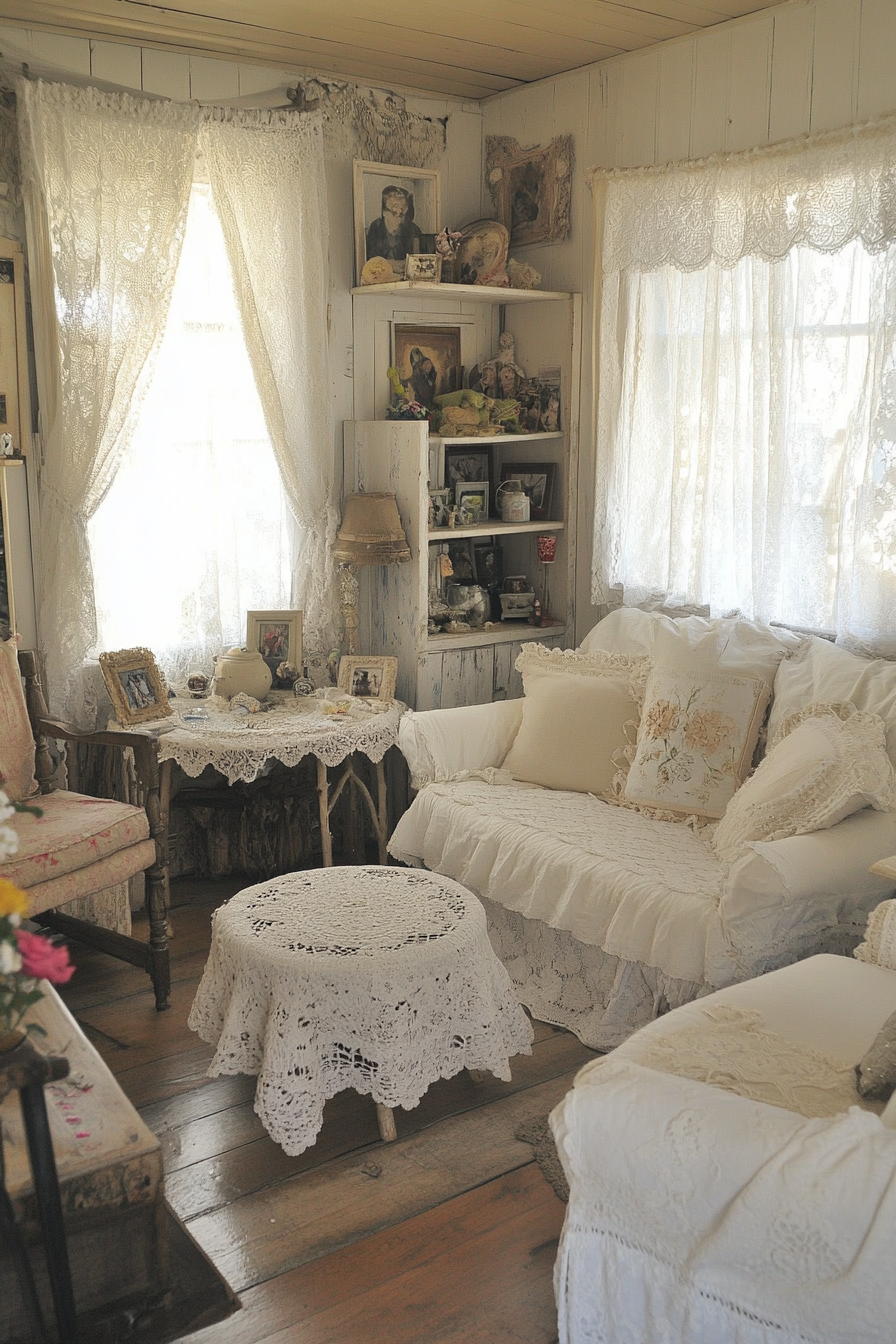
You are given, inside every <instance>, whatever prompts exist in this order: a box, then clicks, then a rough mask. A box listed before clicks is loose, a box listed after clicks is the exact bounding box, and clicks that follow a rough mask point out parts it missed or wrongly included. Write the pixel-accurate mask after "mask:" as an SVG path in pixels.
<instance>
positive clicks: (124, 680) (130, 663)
mask: <svg viewBox="0 0 896 1344" xmlns="http://www.w3.org/2000/svg"><path fill="white" fill-rule="evenodd" d="M100 667H101V669H102V673H103V680H104V681H105V683H106V689H107V690H108V692H109V696H110V699H111V701H112V707H113V709H114V710H115V718H116V720H117V721H118V722H119V723H120V724H121V726H122V727H123V728H128V727H130V726H131V725H132V724H136V723H147V722H148V721H149V720H150V719H164V718H167V717H168V715H169V714H171V713H172V712H173V711H172V709H171V706H170V705H169V703H168V692H167V690H166V689H165V683H164V682H163V681H162V675H161V673H160V672H159V669H158V667H157V666H156V660H155V658H154V657H153V655H152V654H151V653H150V651H149V649H119V650H118V652H117V653H101V654H100Z"/></svg>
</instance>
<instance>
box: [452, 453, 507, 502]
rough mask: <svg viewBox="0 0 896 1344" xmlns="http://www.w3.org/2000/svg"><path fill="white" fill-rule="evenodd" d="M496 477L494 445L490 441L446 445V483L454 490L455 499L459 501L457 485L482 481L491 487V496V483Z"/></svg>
mask: <svg viewBox="0 0 896 1344" xmlns="http://www.w3.org/2000/svg"><path fill="white" fill-rule="evenodd" d="M494 479H495V472H494V467H493V466H492V446H491V444H490V443H480V444H476V443H475V442H471V443H470V444H469V446H468V445H467V444H465V443H449V444H447V445H446V447H445V485H447V486H448V488H449V489H450V490H453V491H454V499H455V502H456V501H457V487H458V486H459V485H469V484H475V483H476V482H479V483H480V485H481V484H482V482H485V484H486V485H487V486H488V487H489V498H491V483H492V481H493V480H494Z"/></svg>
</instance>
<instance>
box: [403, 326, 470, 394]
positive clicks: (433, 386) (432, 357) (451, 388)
mask: <svg viewBox="0 0 896 1344" xmlns="http://www.w3.org/2000/svg"><path fill="white" fill-rule="evenodd" d="M392 363H393V365H394V366H395V368H396V369H397V370H398V376H399V378H400V379H401V381H402V383H403V384H404V386H405V387H406V388H407V389H408V392H409V393H410V394H411V396H412V397H414V399H415V400H417V401H419V402H420V404H421V405H422V406H432V405H433V404H434V402H435V399H436V397H441V396H443V395H444V394H445V393H446V392H457V391H458V390H459V389H460V386H461V380H462V375H463V369H462V366H461V362H460V327H418V326H412V325H409V324H408V323H405V322H395V323H394V324H393V327H392Z"/></svg>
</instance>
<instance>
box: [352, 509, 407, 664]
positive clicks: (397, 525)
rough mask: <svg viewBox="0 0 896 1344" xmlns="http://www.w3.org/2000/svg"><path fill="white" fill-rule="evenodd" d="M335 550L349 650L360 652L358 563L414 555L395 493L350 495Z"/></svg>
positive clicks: (400, 560) (391, 561)
mask: <svg viewBox="0 0 896 1344" xmlns="http://www.w3.org/2000/svg"><path fill="white" fill-rule="evenodd" d="M333 554H334V556H335V557H336V559H337V560H338V561H339V568H338V569H337V571H336V575H337V578H338V579H339V596H340V602H341V605H342V620H343V624H344V627H345V643H346V650H345V651H346V653H347V654H349V655H352V654H357V653H358V652H359V649H358V628H359V624H360V622H359V620H358V576H357V573H356V571H357V568H358V565H400V564H403V563H404V562H405V561H407V560H410V558H411V551H410V547H409V546H408V542H407V537H406V536H405V533H404V528H403V527H402V525H401V519H400V518H399V516H398V505H397V503H396V502H395V496H394V495H389V494H382V493H377V492H374V491H371V492H370V494H359V495H348V496H347V497H346V500H345V509H344V511H343V514H342V522H341V524H340V526H339V531H338V532H337V533H336V545H335V546H334V547H333Z"/></svg>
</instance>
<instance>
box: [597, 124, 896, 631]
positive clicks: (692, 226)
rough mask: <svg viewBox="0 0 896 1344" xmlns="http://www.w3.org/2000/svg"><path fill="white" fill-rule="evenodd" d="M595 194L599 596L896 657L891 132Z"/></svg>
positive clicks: (811, 142)
mask: <svg viewBox="0 0 896 1344" xmlns="http://www.w3.org/2000/svg"><path fill="white" fill-rule="evenodd" d="M592 187H593V189H594V191H595V195H596V197H598V198H600V197H601V196H603V198H604V201H603V203H604V218H603V241H602V251H601V255H600V256H599V257H598V258H597V267H598V273H599V284H600V290H601V294H602V297H601V306H600V319H599V333H598V337H599V402H598V416H597V423H598V455H597V456H598V461H597V493H596V510H595V546H594V558H593V574H592V589H593V595H594V599H595V601H598V602H606V601H607V600H608V599H609V597H610V594H611V591H612V590H616V591H617V593H618V590H619V589H620V588H621V589H622V590H623V594H624V598H623V600H624V601H625V602H626V603H628V604H632V605H634V604H660V603H668V604H670V605H691V604H695V605H705V606H708V607H709V608H710V610H711V611H712V612H713V614H719V613H721V612H725V611H730V610H739V611H741V612H743V613H744V614H745V615H748V616H759V617H763V618H765V619H770V620H781V621H785V622H787V623H789V624H793V625H798V626H807V627H812V628H818V629H830V630H833V631H835V632H836V634H837V637H838V640H840V641H841V642H843V643H847V644H853V645H859V644H867V645H870V646H873V647H876V648H878V649H879V650H880V651H882V652H889V653H893V652H896V119H894V118H887V119H884V120H881V121H879V122H876V123H874V124H869V125H866V126H861V127H852V128H849V129H848V130H845V131H842V132H838V133H832V134H826V135H824V136H817V137H813V138H810V139H806V140H803V141H801V142H792V143H788V144H785V145H781V146H775V147H771V148H768V149H761V150H755V151H751V152H749V153H746V154H739V155H728V156H718V157H716V158H713V159H709V160H705V161H702V162H691V163H683V164H676V165H670V166H669V167H666V168H649V169H643V170H631V171H628V170H626V171H620V172H613V173H603V172H594V173H593V174H592Z"/></svg>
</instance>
